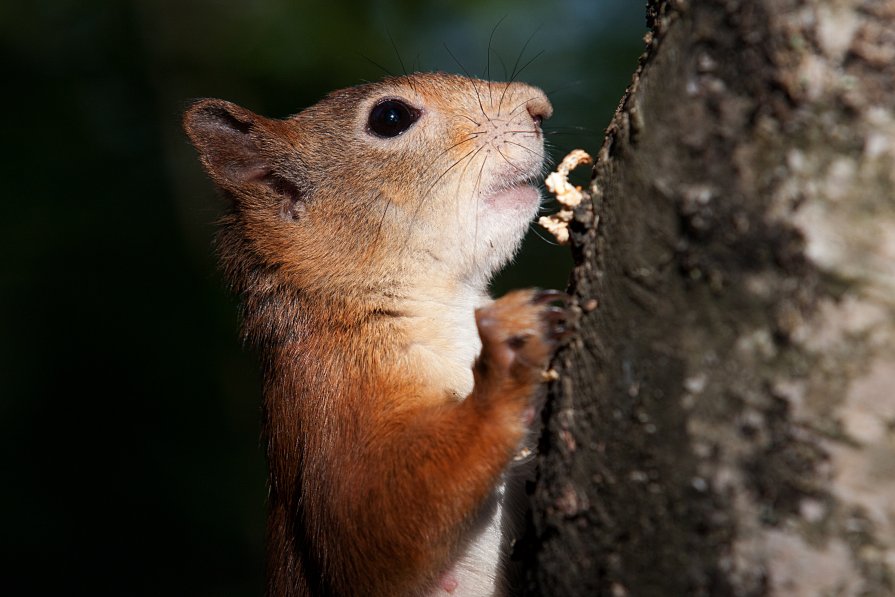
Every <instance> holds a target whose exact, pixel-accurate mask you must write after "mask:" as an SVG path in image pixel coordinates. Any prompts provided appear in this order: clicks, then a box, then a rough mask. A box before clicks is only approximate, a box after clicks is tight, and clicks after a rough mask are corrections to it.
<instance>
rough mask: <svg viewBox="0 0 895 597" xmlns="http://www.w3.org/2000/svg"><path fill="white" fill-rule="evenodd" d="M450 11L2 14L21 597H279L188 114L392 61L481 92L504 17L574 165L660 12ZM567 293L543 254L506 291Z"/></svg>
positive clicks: (213, 209) (157, 5)
mask: <svg viewBox="0 0 895 597" xmlns="http://www.w3.org/2000/svg"><path fill="white" fill-rule="evenodd" d="M442 4H446V3H440V2H437V1H435V0H427V1H410V0H405V1H398V0H380V1H369V2H335V1H330V2H320V3H310V2H296V1H292V2H288V1H286V0H265V1H255V2H250V1H245V2H239V1H237V0H224V1H212V0H188V1H187V0H182V1H179V2H175V1H165V0H145V1H134V2H126V1H118V2H115V1H91V0H58V1H34V2H4V3H3V4H2V5H0V60H2V66H3V83H2V88H3V91H2V92H0V97H2V99H0V103H2V104H0V105H2V107H3V110H2V115H3V117H4V118H3V127H2V130H3V132H4V134H3V136H2V142H0V148H2V149H0V152H2V161H0V169H2V170H0V175H2V179H0V183H2V187H0V188H2V198H3V201H2V208H3V212H4V213H3V216H2V223H0V252H2V253H0V255H2V264H3V269H2V276H0V309H2V317H0V425H2V427H0V442H2V456H0V510H2V512H3V516H4V522H3V528H2V530H0V537H2V539H0V545H2V551H0V560H2V569H3V570H5V571H6V572H4V573H3V574H2V576H0V592H3V593H4V594H8V595H44V594H54V595H76V594H89V595H259V594H261V593H262V588H263V580H262V575H263V547H262V546H263V527H264V502H265V491H266V490H265V473H264V462H263V458H262V452H261V449H260V447H259V438H258V436H259V404H260V390H259V379H258V374H257V371H256V365H255V362H254V358H253V356H252V355H251V354H250V353H247V352H246V351H245V350H243V347H242V346H241V342H240V340H239V337H238V331H237V326H238V322H237V317H236V303H235V301H234V299H233V298H232V297H231V296H229V295H228V293H227V292H226V290H225V288H224V285H223V282H222V280H221V277H220V275H219V274H218V273H217V271H216V269H215V261H214V256H213V254H212V249H211V239H212V236H213V233H214V225H213V222H214V221H215V219H216V218H217V216H218V215H219V214H220V213H221V209H222V207H223V202H222V201H221V200H220V199H219V198H218V197H217V196H216V194H215V192H214V190H213V188H212V186H211V184H210V183H209V182H208V181H207V180H206V179H205V177H204V175H203V174H202V172H201V170H200V168H199V164H198V160H197V159H196V157H195V155H194V153H193V151H192V148H191V147H190V146H189V145H188V143H187V142H186V139H185V137H184V135H183V134H182V133H181V131H180V115H181V113H182V111H183V109H184V108H185V107H186V106H187V105H188V104H189V102H190V100H191V98H197V97H203V96H211V97H222V98H226V99H229V100H232V101H235V102H237V103H240V104H242V105H244V106H246V107H249V108H251V109H252V110H254V111H256V112H260V113H262V114H266V115H271V116H285V115H288V114H291V113H294V112H297V111H299V110H301V109H302V108H303V107H305V106H307V105H310V104H312V103H314V102H315V101H317V100H318V99H319V98H320V97H322V96H323V95H324V94H325V93H326V92H328V91H331V90H333V89H336V88H339V87H344V86H348V85H352V84H355V83H358V82H360V81H363V80H371V79H378V78H380V77H382V76H383V74H384V72H383V69H380V67H378V66H376V65H374V64H373V63H374V62H375V63H378V64H379V65H382V67H384V69H387V70H388V71H391V72H393V73H400V72H401V71H402V66H401V60H399V59H398V57H397V56H396V54H400V56H401V59H402V60H403V62H404V64H405V67H406V68H407V69H408V70H410V69H424V70H431V69H440V70H447V71H453V72H462V69H461V67H460V66H458V64H457V63H456V62H455V61H454V59H453V58H451V56H450V55H449V54H448V52H447V51H446V50H445V48H444V44H447V46H448V47H450V49H451V51H452V52H453V54H454V55H455V56H456V57H457V59H458V60H459V62H461V63H462V64H463V67H464V68H465V69H468V71H470V72H471V73H475V74H479V75H481V74H483V73H484V72H485V69H486V65H487V58H486V57H487V56H488V40H489V36H490V35H491V32H492V30H493V29H494V27H495V25H497V24H498V22H500V26H499V27H498V28H497V30H496V32H495V34H494V36H493V42H492V46H491V47H492V51H491V54H490V65H491V76H492V78H496V79H502V78H504V72H505V71H511V70H512V67H513V65H514V64H515V63H516V62H517V60H518V61H519V62H518V64H519V66H522V65H524V64H525V63H527V62H528V61H529V60H531V59H532V58H535V60H534V61H533V62H532V63H531V64H530V65H528V66H527V67H526V68H525V70H524V71H523V73H522V75H521V76H520V79H521V80H524V81H527V82H529V83H532V84H535V85H538V86H540V87H542V88H543V89H544V90H545V91H547V92H548V94H549V95H550V96H551V99H552V101H553V103H554V108H555V111H556V116H555V117H554V118H553V119H552V120H551V121H548V123H547V130H548V131H550V134H549V137H548V139H549V141H550V142H551V144H552V147H551V154H552V156H553V157H554V160H556V159H559V158H561V157H562V155H564V154H565V153H566V152H567V151H568V150H569V149H572V148H573V147H577V146H581V147H583V148H585V149H588V150H590V151H591V152H592V153H594V152H596V150H597V149H598V148H599V145H600V143H601V140H602V129H603V128H604V126H605V125H606V124H607V123H608V121H609V117H610V115H611V113H612V110H613V109H614V107H615V104H616V102H617V101H618V98H620V97H621V95H622V92H623V90H624V88H625V86H626V84H627V83H628V80H629V78H630V75H631V73H632V72H633V69H634V67H635V65H636V60H637V56H638V55H639V53H640V50H641V48H642V41H641V37H642V34H643V32H644V31H645V28H644V22H643V12H644V6H643V2H640V1H636V0H603V1H598V0H564V1H556V0H554V1H550V0H538V1H533V0H524V1H520V0H515V1H511V0H507V1H493V2H481V1H473V0H470V1H465V2H454V3H452V4H451V7H450V8H449V9H447V8H444V7H443V6H442ZM501 19H503V20H502V21H501ZM390 38H391V39H392V40H393V43H392V42H391V41H390ZM529 38H530V42H529V43H528V45H527V46H526V40H529ZM520 56H521V58H520ZM351 167H352V165H350V164H346V175H348V174H347V173H348V171H349V170H350V168H351ZM567 272H568V256H567V252H566V250H564V249H562V248H557V247H553V246H551V245H549V244H548V243H546V242H545V241H543V240H541V239H539V238H538V237H537V236H534V235H531V234H530V235H529V238H528V239H527V241H526V245H525V248H524V250H523V253H522V255H521V257H520V259H518V260H517V262H516V263H515V264H514V265H513V266H512V267H511V268H510V269H509V270H508V271H507V272H506V273H504V274H503V275H502V276H501V277H500V278H499V279H498V281H497V282H496V284H495V292H496V293H497V294H500V293H502V292H503V291H504V290H506V289H507V288H510V287H515V286H522V285H531V284H537V285H541V286H552V287H562V286H564V284H565V279H566V275H567Z"/></svg>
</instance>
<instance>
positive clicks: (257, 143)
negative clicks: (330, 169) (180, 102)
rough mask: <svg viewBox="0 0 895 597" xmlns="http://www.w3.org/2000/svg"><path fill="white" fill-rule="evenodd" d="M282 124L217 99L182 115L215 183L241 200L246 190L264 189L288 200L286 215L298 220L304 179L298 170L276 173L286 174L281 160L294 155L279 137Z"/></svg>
mask: <svg viewBox="0 0 895 597" xmlns="http://www.w3.org/2000/svg"><path fill="white" fill-rule="evenodd" d="M281 124H282V123H281V122H280V121H273V120H269V119H267V118H264V117H263V116H259V115H257V114H255V113H254V112H252V111H251V110H246V109H245V108H241V107H240V106H237V105H236V104H232V103H230V102H226V101H224V100H218V99H205V100H200V101H198V102H196V103H195V104H193V105H192V106H191V107H190V108H189V109H188V110H187V111H186V113H185V114H184V115H183V128H184V130H185V131H186V134H187V135H189V138H190V141H192V143H193V145H194V146H195V147H196V149H197V150H199V158H200V159H201V160H202V164H203V165H204V166H205V169H206V170H207V171H208V174H209V175H211V178H212V179H214V181H215V183H217V184H218V185H219V186H220V187H222V188H224V189H226V190H228V191H231V192H234V193H237V194H241V193H240V192H245V191H247V190H248V189H247V188H246V187H247V185H253V184H260V185H263V186H265V187H266V188H267V189H268V192H272V193H273V194H274V195H276V196H279V197H281V198H282V199H283V203H282V205H281V215H283V217H287V218H292V219H297V218H298V217H299V215H300V214H301V203H300V201H301V196H302V194H301V193H300V192H299V185H298V184H297V182H298V180H299V179H300V176H299V175H298V174H297V172H295V171H294V169H295V166H294V165H293V168H291V169H289V168H286V169H285V170H287V171H284V172H278V171H276V170H277V169H279V170H283V169H284V166H283V164H282V155H283V153H284V152H288V151H290V150H291V149H292V147H291V145H289V142H288V141H287V140H286V139H285V138H284V137H283V136H282V134H281V132H280V131H279V128H278V125H281ZM275 164H276V165H277V166H278V168H277V169H275V167H274V166H275ZM288 170H292V171H288ZM249 192H250V193H251V191H249Z"/></svg>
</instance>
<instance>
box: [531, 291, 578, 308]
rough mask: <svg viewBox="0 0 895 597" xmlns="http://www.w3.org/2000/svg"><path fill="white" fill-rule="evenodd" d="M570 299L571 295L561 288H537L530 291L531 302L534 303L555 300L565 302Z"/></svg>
mask: <svg viewBox="0 0 895 597" xmlns="http://www.w3.org/2000/svg"><path fill="white" fill-rule="evenodd" d="M571 299H572V297H570V296H569V295H568V294H566V293H565V292H563V291H561V290H553V289H552V288H539V289H537V290H535V291H534V293H532V297H531V302H532V303H534V304H535V305H547V304H549V303H555V302H561V303H563V304H567V303H568V302H569V301H570V300H571Z"/></svg>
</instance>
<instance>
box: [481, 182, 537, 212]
mask: <svg viewBox="0 0 895 597" xmlns="http://www.w3.org/2000/svg"><path fill="white" fill-rule="evenodd" d="M540 203H541V193H540V192H539V191H538V189H537V187H535V186H534V185H532V184H526V183H517V184H514V185H511V186H509V187H504V188H502V189H499V190H497V191H495V192H493V193H490V194H488V195H487V196H486V197H485V204H486V205H489V206H492V207H497V208H502V207H503V208H506V207H533V206H534V207H536V206H538V205H540Z"/></svg>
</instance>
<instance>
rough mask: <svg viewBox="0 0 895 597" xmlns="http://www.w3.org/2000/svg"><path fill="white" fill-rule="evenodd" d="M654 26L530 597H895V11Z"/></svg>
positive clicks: (566, 369)
mask: <svg viewBox="0 0 895 597" xmlns="http://www.w3.org/2000/svg"><path fill="white" fill-rule="evenodd" d="M648 21H649V24H650V27H651V29H652V32H651V33H650V34H649V35H648V37H647V50H646V53H645V54H644V56H643V58H642V59H641V64H640V67H639V68H638V70H637V72H636V74H635V75H634V79H633V82H632V84H631V86H630V88H629V90H628V92H627V94H626V95H625V97H624V99H623V100H622V102H621V105H620V107H619V109H618V111H617V113H616V115H615V117H614V119H613V121H612V123H611V124H610V126H609V129H608V131H607V136H606V140H605V142H604V144H603V147H602V149H601V150H600V152H599V155H598V156H597V162H596V165H595V169H594V180H593V183H592V186H591V194H592V199H593V201H592V203H588V202H585V204H584V205H582V206H581V207H579V208H578V210H577V211H576V214H575V219H574V221H573V222H572V225H571V233H572V248H573V252H574V255H575V259H576V267H575V270H574V273H573V280H572V288H573V291H574V294H575V296H576V298H577V301H578V304H579V305H580V306H581V311H582V317H581V323H580V336H579V337H578V338H576V339H574V340H573V341H572V342H571V343H570V345H569V346H567V347H566V348H565V349H564V350H563V351H561V353H560V354H559V356H558V358H557V363H556V369H557V370H558V372H559V374H560V379H559V380H558V381H557V382H555V383H554V384H553V386H552V388H551V394H552V397H551V399H550V401H548V406H547V408H546V410H545V413H544V416H545V428H544V433H543V436H542V438H541V442H540V443H541V446H540V455H539V457H538V458H539V460H538V470H539V473H538V480H537V482H536V484H535V486H534V496H533V497H534V502H535V513H534V518H533V521H532V524H531V528H530V534H529V536H528V537H527V539H526V540H525V541H524V542H523V544H522V546H523V547H524V549H523V550H522V551H524V552H526V556H525V557H526V558H527V559H528V560H529V564H530V565H529V567H528V569H529V570H530V572H529V576H528V578H527V589H528V592H529V593H530V594H536V595H557V596H559V595H563V596H566V595H588V596H590V595H612V596H624V595H631V596H642V595H661V596H679V595H680V596H684V595H687V596H689V595H750V596H751V595H812V596H813V595H892V594H895V193H893V189H895V90H893V88H895V2H893V1H891V0H864V1H862V0H839V1H834V0H829V1H826V2H824V1H821V0H726V1H725V0H677V1H668V2H665V1H661V0H659V1H653V2H651V3H650V5H649V7H648Z"/></svg>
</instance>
